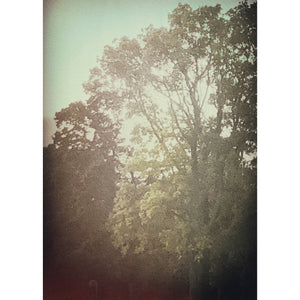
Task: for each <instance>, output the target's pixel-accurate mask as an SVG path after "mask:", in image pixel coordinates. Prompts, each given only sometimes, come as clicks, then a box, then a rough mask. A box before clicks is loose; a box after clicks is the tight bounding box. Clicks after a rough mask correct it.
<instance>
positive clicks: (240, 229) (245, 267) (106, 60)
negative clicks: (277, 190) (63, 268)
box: [54, 2, 257, 299]
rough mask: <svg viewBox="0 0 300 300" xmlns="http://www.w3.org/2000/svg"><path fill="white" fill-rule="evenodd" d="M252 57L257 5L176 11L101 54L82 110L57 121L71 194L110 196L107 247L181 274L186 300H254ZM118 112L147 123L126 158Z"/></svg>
mask: <svg viewBox="0 0 300 300" xmlns="http://www.w3.org/2000/svg"><path fill="white" fill-rule="evenodd" d="M256 49H257V45H256V3H253V4H250V5H249V4H248V3H247V2H242V3H240V4H239V5H238V6H237V7H235V8H233V9H231V10H229V11H228V12H227V13H225V14H223V13H221V5H216V6H214V7H210V6H203V7H199V8H197V9H192V8H191V7H190V6H189V5H188V4H179V5H178V7H177V8H175V9H174V10H173V12H172V13H171V14H169V27H168V28H155V27H153V26H152V25H151V26H149V27H148V28H146V29H144V30H143V31H142V33H141V34H140V35H139V36H137V37H136V38H134V39H129V38H127V37H123V38H121V39H119V40H116V41H115V44H114V46H106V47H105V49H104V53H103V56H102V58H101V59H98V65H97V66H96V67H95V68H94V69H92V70H91V76H90V79H89V81H88V82H87V83H85V84H84V88H85V90H86V92H87V94H88V95H89V99H88V100H87V102H85V103H84V102H77V103H73V104H71V105H70V106H69V107H68V108H66V109H63V110H62V111H61V112H59V113H57V114H56V122H57V126H58V128H59V129H58V131H57V132H56V134H55V137H54V144H55V147H56V151H63V152H64V153H67V159H68V160H69V159H70V158H71V157H74V160H72V164H73V168H74V169H73V170H74V172H77V173H78V172H79V173H80V175H79V176H78V177H77V179H76V180H78V183H76V188H74V187H72V192H71V193H70V191H68V195H69V196H70V195H71V194H72V195H73V196H72V197H73V198H72V199H74V198H76V199H77V198H78V201H79V202H78V203H81V202H82V201H83V199H92V198H94V197H98V198H99V199H104V200H105V203H106V204H107V201H108V200H107V199H111V200H110V209H109V210H107V213H106V217H105V218H104V219H105V224H106V225H105V228H106V230H107V231H108V232H110V234H111V239H112V243H113V245H114V246H115V248H116V249H119V250H120V253H121V254H122V255H123V256H125V257H127V258H128V257H129V258H130V259H131V263H133V261H134V259H135V258H136V260H141V261H143V260H144V261H145V260H146V259H148V260H152V261H155V262H156V265H155V266H152V267H149V266H148V267H147V268H143V267H142V265H140V274H142V275H141V276H142V277H143V278H146V279H147V278H148V279H149V278H150V277H151V274H149V268H150V269H151V270H152V271H154V270H155V271H156V272H161V274H162V271H161V264H163V263H165V264H167V265H168V267H166V268H165V270H164V271H165V273H164V275H162V276H166V277H168V276H169V277H172V276H175V275H176V274H177V275H178V274H179V273H180V272H181V274H183V275H182V276H183V277H185V278H188V279H187V281H188V284H189V294H190V298H191V299H217V298H218V299H228V298H230V299H253V297H254V295H255V288H256V56H257V53H256ZM124 111H125V112H126V114H127V117H128V118H138V119H139V120H144V121H143V122H142V123H140V124H137V125H136V126H135V128H134V130H133V132H132V140H131V142H132V145H133V148H132V149H134V150H133V151H132V149H131V151H129V150H130V149H128V148H127V149H125V148H126V147H125V146H124V145H121V139H120V138H119V133H120V128H121V126H122V124H124V123H122V120H121V117H120V116H121V115H122V113H121V112H124ZM71 153H72V154H71ZM122 153H123V154H125V153H127V154H126V155H127V156H126V160H125V159H124V157H125V155H123V157H122V156H121V154H122ZM65 155H66V154H65ZM79 156H80V157H81V159H77V158H78V157H79ZM75 157H77V158H75ZM64 159H66V156H65V158H64ZM71 169H72V168H71ZM71 169H70V170H71ZM71 173H73V171H71ZM79 173H78V174H79ZM74 174H75V173H73V176H74ZM68 176H69V175H68ZM70 176H71V174H70ZM80 184H83V185H84V195H83V194H81V193H78V188H79V186H80ZM113 198H114V201H113V202H112V199H113ZM72 201H73V200H72ZM100 211H101V213H103V211H104V210H103V208H102V209H100ZM100 211H99V212H100ZM108 215H109V216H108ZM99 224H100V223H99ZM101 224H104V222H102V223H101ZM103 228H104V227H103ZM124 259H125V258H124ZM141 270H143V271H141ZM150 273H151V272H150ZM224 276H225V278H224ZM235 283H236V284H237V287H234V284H235Z"/></svg>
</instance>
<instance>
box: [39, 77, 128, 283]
mask: <svg viewBox="0 0 300 300" xmlns="http://www.w3.org/2000/svg"><path fill="white" fill-rule="evenodd" d="M96 84H97V82H93V83H92V82H90V83H89V85H86V86H85V90H86V92H87V94H88V95H89V99H88V101H86V102H75V103H71V104H70V105H69V107H67V108H64V109H62V110H61V111H60V112H57V113H56V117H55V119H56V126H57V128H58V129H57V131H56V133H55V135H54V144H53V145H49V146H48V148H46V149H45V150H44V241H45V246H46V247H45V248H44V249H45V251H44V253H45V259H44V262H45V272H46V275H47V274H48V273H49V274H50V273H51V272H53V273H54V274H57V273H59V274H60V276H63V277H64V278H67V279H68V280H69V279H70V278H72V277H76V278H74V280H75V279H76V280H78V279H79V282H80V284H83V285H84V284H86V282H87V280H89V279H91V278H93V277H94V276H98V277H99V276H100V278H104V280H107V279H108V278H109V276H110V277H111V278H115V277H116V274H115V273H116V272H117V267H116V263H117V261H118V258H119V256H120V255H118V252H117V251H115V250H114V248H113V246H112V244H111V242H110V237H109V234H108V232H107V231H106V229H105V222H106V220H107V217H108V215H109V212H110V211H111V209H112V207H113V199H114V196H115V193H116V189H117V183H118V181H119V169H120V167H121V163H120V156H121V155H122V151H123V148H122V147H121V146H120V141H121V140H120V138H119V130H120V119H119V117H118V115H119V111H120V108H121V106H122V102H121V100H120V99H119V97H118V96H117V94H115V93H113V92H109V90H107V89H104V88H103V89H102V90H101V93H100V92H99V87H98V89H97V96H95V95H94V89H95V88H96V87H95V86H96ZM106 88H108V86H106ZM47 276H48V275H47ZM49 276H51V274H50V275H49ZM53 276H54V278H55V280H58V279H57V278H56V277H57V276H56V275H53ZM47 282H50V283H51V279H50V280H49V281H47Z"/></svg>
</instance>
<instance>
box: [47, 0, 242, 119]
mask: <svg viewBox="0 0 300 300" xmlns="http://www.w3.org/2000/svg"><path fill="white" fill-rule="evenodd" d="M239 1H240V0H206V1H204V0H198V1H197V0H190V1H179V0H147V1H146V0H44V116H45V117H50V118H52V117H54V114H55V112H57V111H60V110H61V109H62V108H64V107H67V106H68V104H69V103H70V102H74V101H78V100H84V99H86V95H85V94H84V92H83V88H82V83H83V82H85V81H87V80H88V77H89V70H90V69H91V68H93V67H94V66H95V65H96V58H97V56H101V55H102V51H103V48H104V46H105V45H108V44H111V43H112V41H113V40H114V39H115V38H121V37H122V36H124V35H127V36H128V37H135V36H136V35H137V34H139V33H140V31H141V29H142V28H145V27H147V26H148V25H150V24H153V25H154V26H155V27H160V26H167V24H168V13H170V12H172V10H173V9H174V8H176V7H177V5H178V3H179V2H181V3H188V4H190V5H191V6H192V7H193V8H197V7H198V6H203V5H216V4H217V3H221V5H222V8H223V11H227V10H228V9H229V8H230V7H233V6H236V5H237V4H238V2H239Z"/></svg>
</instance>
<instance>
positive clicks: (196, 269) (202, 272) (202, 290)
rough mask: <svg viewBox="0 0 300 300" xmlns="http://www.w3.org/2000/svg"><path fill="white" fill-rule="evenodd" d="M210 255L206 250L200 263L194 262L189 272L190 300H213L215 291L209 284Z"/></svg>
mask: <svg viewBox="0 0 300 300" xmlns="http://www.w3.org/2000/svg"><path fill="white" fill-rule="evenodd" d="M209 267H210V253H209V250H205V251H204V253H203V258H202V259H201V261H200V262H192V261H191V265H190V271H189V299H190V300H213V291H212V288H211V286H210V284H209Z"/></svg>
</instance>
